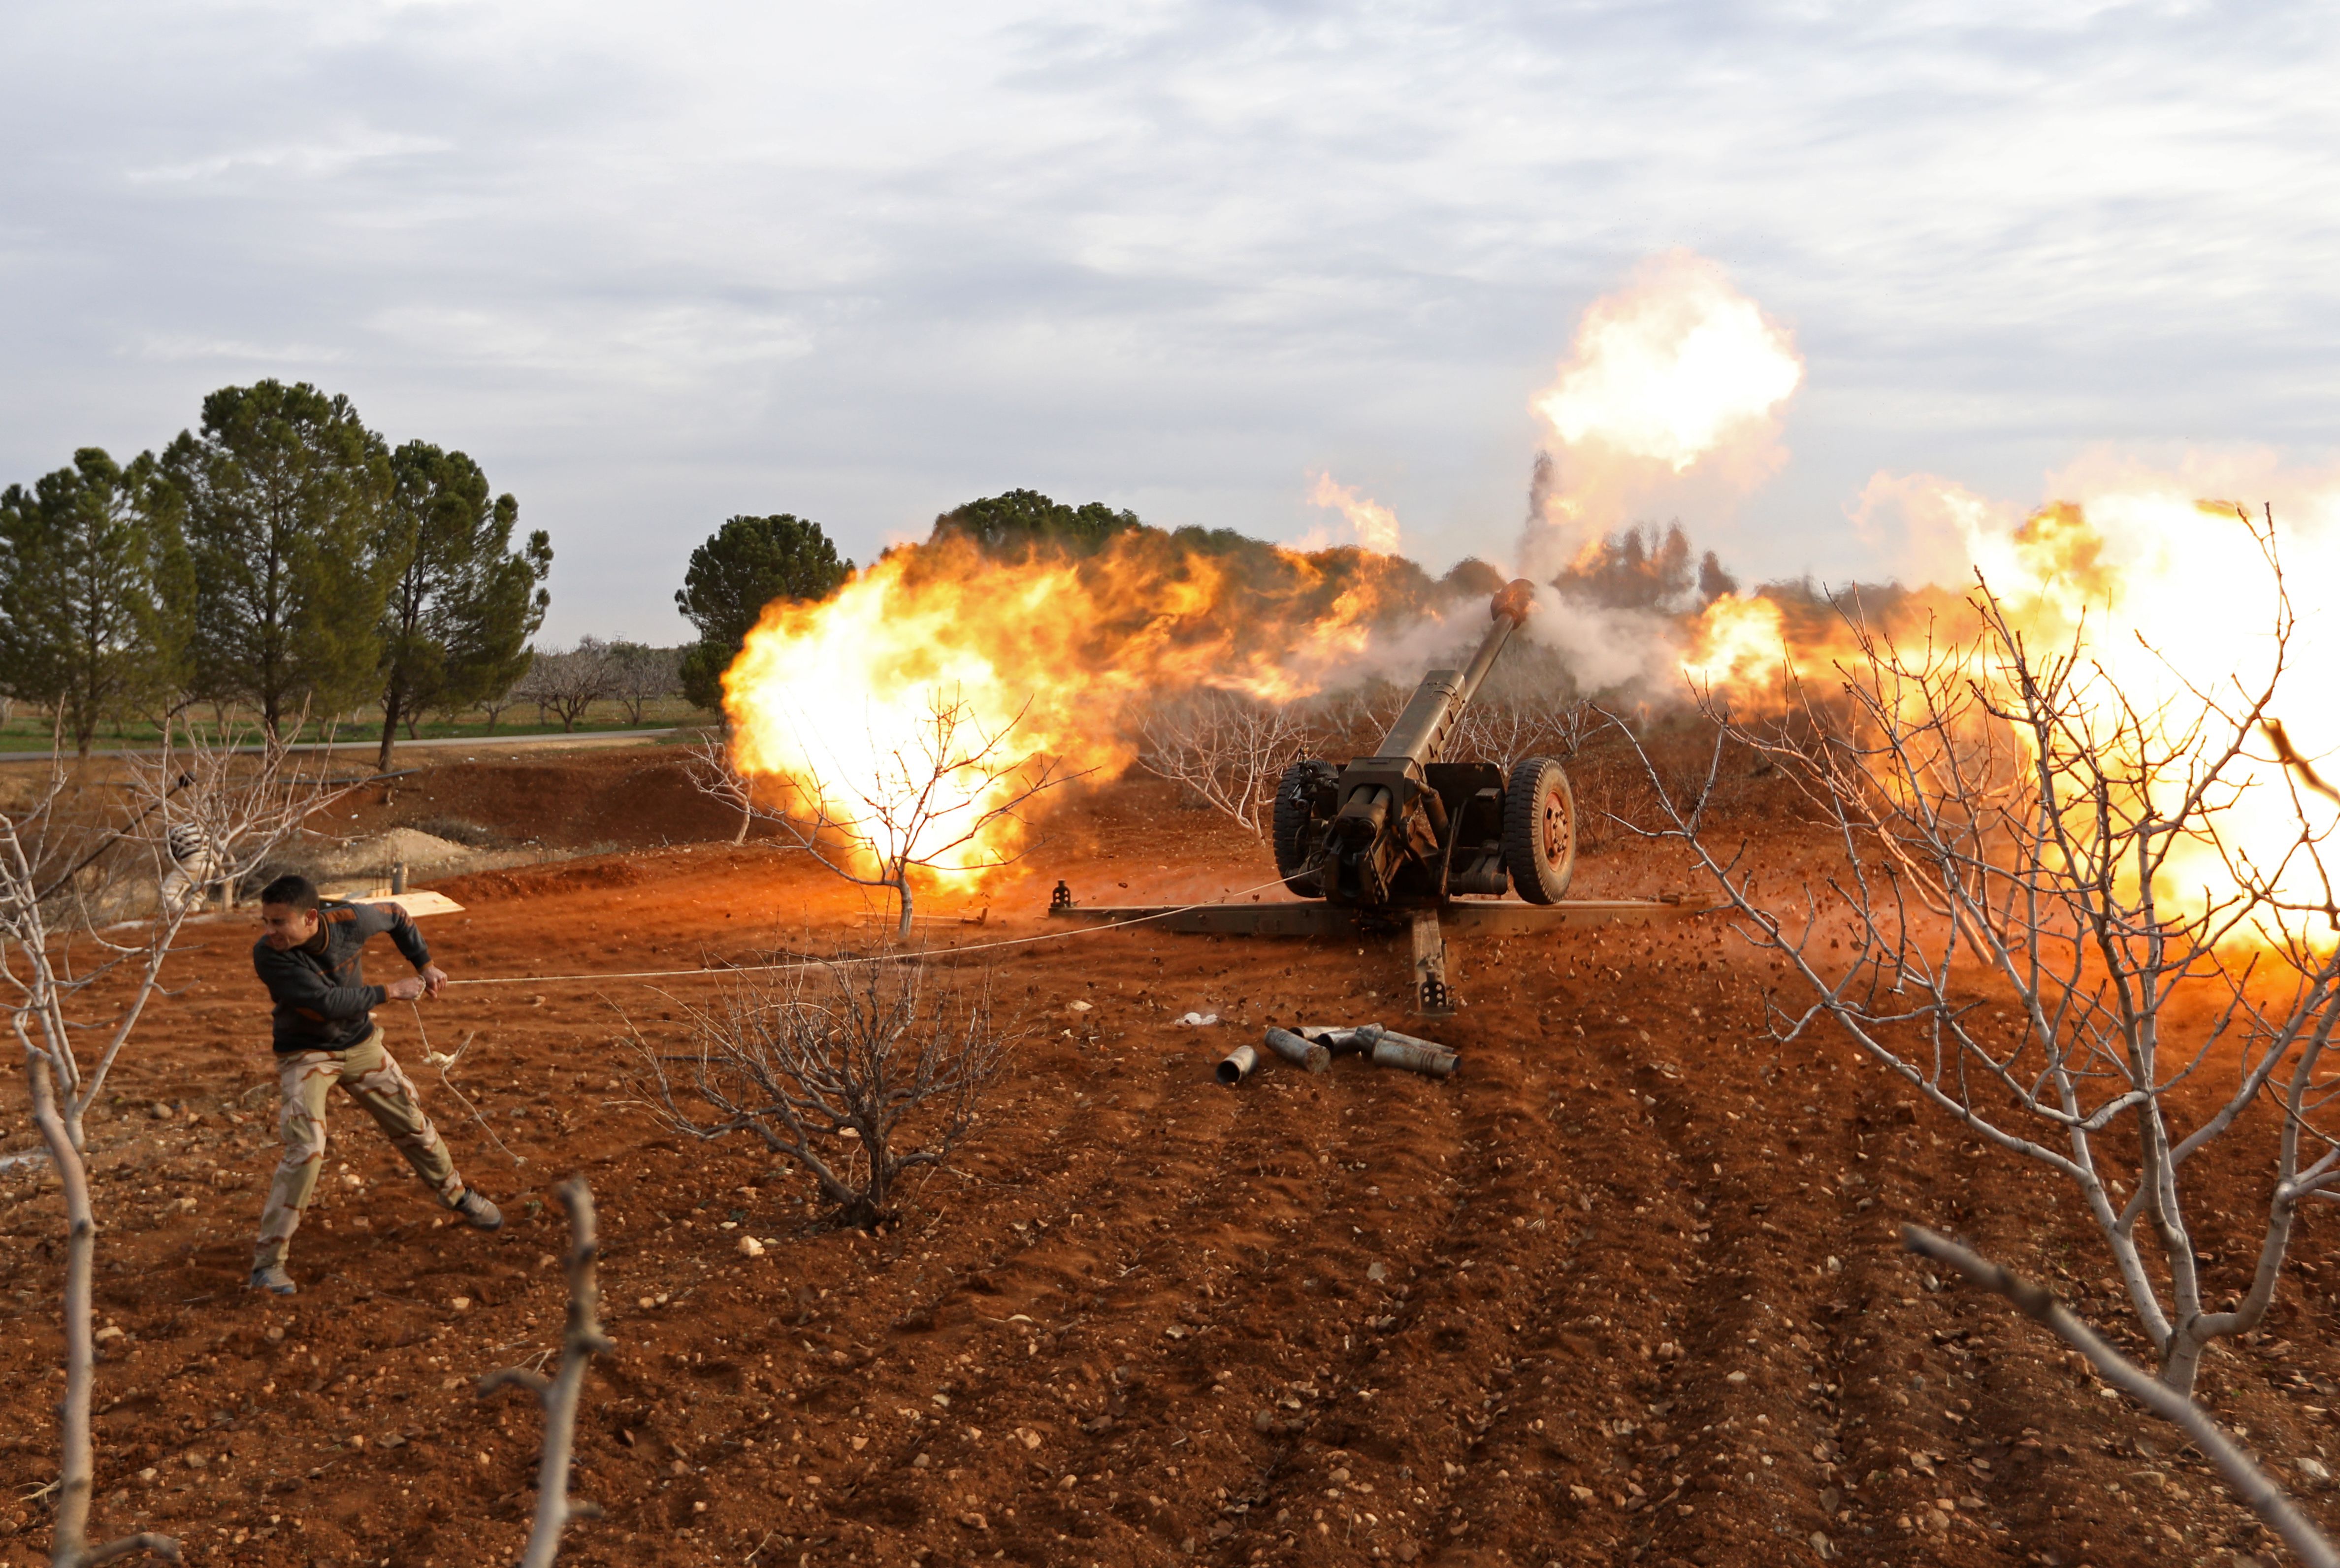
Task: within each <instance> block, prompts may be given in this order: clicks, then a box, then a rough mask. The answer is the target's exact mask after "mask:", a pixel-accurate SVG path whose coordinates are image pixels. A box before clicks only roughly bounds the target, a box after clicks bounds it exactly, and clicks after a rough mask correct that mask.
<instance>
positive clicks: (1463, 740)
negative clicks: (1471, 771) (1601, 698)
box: [1450, 691, 1596, 773]
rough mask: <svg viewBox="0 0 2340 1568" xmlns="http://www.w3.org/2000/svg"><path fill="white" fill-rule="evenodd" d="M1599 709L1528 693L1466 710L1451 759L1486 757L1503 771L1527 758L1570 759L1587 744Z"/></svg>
mask: <svg viewBox="0 0 2340 1568" xmlns="http://www.w3.org/2000/svg"><path fill="white" fill-rule="evenodd" d="M1595 711H1596V710H1594V708H1593V707H1592V705H1591V703H1589V702H1586V701H1583V700H1579V699H1575V698H1568V697H1562V696H1559V695H1557V694H1553V693H1548V692H1539V691H1527V692H1518V693H1514V694H1512V695H1511V696H1508V697H1501V698H1498V699H1496V700H1492V701H1486V702H1474V703H1472V705H1471V706H1470V707H1468V708H1466V709H1464V710H1463V717H1462V719H1461V721H1460V722H1459V723H1458V724H1457V725H1456V726H1455V728H1456V730H1457V732H1458V733H1457V739H1456V740H1455V742H1454V744H1453V748H1452V749H1451V751H1450V755H1453V756H1456V757H1467V758H1471V759H1485V760H1487V761H1490V762H1492V763H1495V764H1496V765H1497V766H1499V767H1501V768H1502V769H1503V771H1504V772H1506V773H1509V772H1510V771H1511V770H1512V764H1513V763H1515V762H1517V761H1519V760H1520V759H1522V758H1525V757H1558V758H1562V759H1567V758H1571V757H1573V756H1575V755H1576V753H1577V750H1578V749H1579V748H1581V746H1582V745H1583V744H1584V738H1585V734H1586V732H1587V731H1588V730H1589V729H1591V726H1592V724H1593V722H1594V720H1593V714H1594V713H1595Z"/></svg>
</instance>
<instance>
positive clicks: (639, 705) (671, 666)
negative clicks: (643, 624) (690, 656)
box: [609, 642, 682, 725]
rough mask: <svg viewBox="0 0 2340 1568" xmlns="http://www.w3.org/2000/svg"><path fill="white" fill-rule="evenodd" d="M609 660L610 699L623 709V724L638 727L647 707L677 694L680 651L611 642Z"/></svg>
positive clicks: (679, 681)
mask: <svg viewBox="0 0 2340 1568" xmlns="http://www.w3.org/2000/svg"><path fill="white" fill-rule="evenodd" d="M609 658H610V696H611V697H612V698H614V699H616V700H617V701H618V702H619V703H620V705H621V706H622V707H623V708H624V709H625V710H626V722H627V723H629V724H634V725H639V724H640V723H641V721H642V713H643V710H645V709H646V708H648V707H649V704H651V703H653V702H659V701H663V700H666V699H667V698H669V697H675V696H679V695H680V694H681V691H682V650H680V649H679V648H649V647H645V646H643V645H642V644H641V643H639V642H613V643H610V646H609Z"/></svg>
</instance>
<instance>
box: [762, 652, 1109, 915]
mask: <svg viewBox="0 0 2340 1568" xmlns="http://www.w3.org/2000/svg"><path fill="white" fill-rule="evenodd" d="M1023 717H1024V716H1023V714H1022V713H1020V712H1019V713H1018V714H1016V717H1015V718H1014V719H1009V720H1008V721H1007V722H1006V724H1003V725H1001V726H1000V727H998V728H997V729H987V728H986V727H985V726H984V724H983V723H982V722H981V720H980V719H978V718H977V715H976V712H975V708H974V705H973V704H972V703H970V702H968V701H967V700H966V699H965V698H964V697H963V696H961V695H959V694H958V693H957V692H956V691H945V690H941V689H939V688H937V689H936V690H932V691H929V692H928V693H927V711H926V715H925V717H924V718H923V719H921V720H920V721H919V722H918V723H917V724H916V725H914V726H912V727H911V730H910V733H909V734H908V735H907V737H905V738H903V739H901V740H899V741H889V740H887V739H883V738H881V737H879V736H878V735H877V734H875V733H874V732H873V733H872V734H871V735H870V736H869V737H868V746H867V748H866V749H864V750H863V752H862V754H861V755H860V756H859V757H858V758H857V759H854V760H852V761H850V762H843V761H840V762H838V764H837V765H835V766H832V767H826V768H825V767H822V766H820V765H819V764H818V762H812V763H808V764H807V765H806V766H805V767H804V768H803V769H802V770H801V771H799V772H798V773H797V774H794V775H791V776H788V777H779V778H773V779H770V780H769V781H768V784H763V783H759V786H758V788H759V789H765V790H768V796H769V798H768V799H764V798H763V797H760V796H758V797H751V799H754V800H756V801H757V802H758V803H757V804H755V805H754V806H753V808H752V809H754V810H755V811H756V812H757V814H758V815H759V816H761V817H763V818H764V819H766V820H768V821H770V822H772V823H773V824H775V825H776V826H777V827H778V829H780V831H781V832H782V834H784V835H785V836H786V838H787V839H788V841H789V842H790V843H791V844H792V845H793V846H794V847H795V848H797V849H802V850H804V851H805V853H807V854H808V855H810V856H811V857H812V858H814V859H816V860H818V861H819V862H820V863H821V864H822V865H823V866H825V867H827V868H828V869H829V870H831V871H833V872H835V873H836V874H837V875H838V876H839V877H842V878H845V880H847V881H848V882H851V883H853V884H855V885H856V886H858V887H863V888H891V889H892V890H893V893H894V897H895V899H896V902H897V905H898V907H899V909H900V919H899V921H898V923H897V927H896V937H897V939H898V940H901V941H905V942H907V941H908V940H909V939H910V932H911V930H912V924H911V918H912V910H913V906H914V904H915V902H916V894H915V889H914V888H913V885H912V881H911V878H912V874H913V873H925V872H928V871H932V870H934V869H935V868H938V867H940V868H951V869H957V870H967V869H971V868H977V867H983V868H988V867H994V866H1004V865H1007V864H1010V863H1011V862H1013V861H1014V860H1016V858H1019V856H1020V855H1021V850H1020V849H1017V848H1015V847H1014V846H1015V845H1016V843H1018V842H1020V840H1019V839H1016V836H1015V834H1014V833H1012V832H1011V831H1008V830H1006V825H1007V824H1008V823H1010V822H1016V823H1021V822H1022V821H1023V820H1024V812H1025V810H1026V809H1027V808H1028V807H1029V806H1030V805H1031V803H1032V802H1033V800H1035V799H1037V798H1038V797H1039V796H1041V795H1043V794H1045V793H1046V792H1047V791H1048V790H1050V789H1055V788H1056V787H1057V786H1058V785H1060V784H1065V783H1068V782H1070V781H1071V780H1072V779H1075V778H1076V777H1079V775H1077V774H1071V773H1066V772H1065V771H1064V770H1063V769H1062V768H1061V767H1060V766H1059V764H1058V763H1057V761H1056V759H1055V758H1052V757H1049V756H1046V755H1044V754H1043V753H1041V752H1038V751H1018V750H1017V749H1016V748H1015V746H1014V744H1013V743H1012V742H1013V739H1014V736H1015V733H1016V727H1017V726H1018V725H1019V724H1021V723H1022V722H1023ZM799 739H800V740H802V741H804V742H805V744H804V745H802V746H801V747H800V748H799V749H800V751H801V753H802V754H803V755H804V756H805V757H807V758H815V759H817V758H819V757H823V756H827V757H832V758H834V757H835V756H836V755H837V750H836V745H835V740H834V738H831V737H823V736H803V737H799ZM743 809H748V808H744V807H743ZM744 830H745V829H744V827H743V829H742V831H743V832H744Z"/></svg>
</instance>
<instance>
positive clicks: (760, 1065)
mask: <svg viewBox="0 0 2340 1568" xmlns="http://www.w3.org/2000/svg"><path fill="white" fill-rule="evenodd" d="M682 1007H683V1013H684V1017H686V1019H687V1020H688V1027H689V1036H690V1048H689V1052H688V1053H687V1054H684V1055H680V1056H668V1055H664V1054H661V1053H660V1052H659V1049H658V1048H657V1047H655V1046H653V1045H652V1044H651V1043H650V1042H649V1041H647V1040H645V1039H643V1038H642V1037H641V1035H640V1033H639V1032H638V1031H637V1032H634V1033H633V1034H632V1036H631V1039H632V1044H633V1047H634V1050H635V1054H636V1055H637V1057H639V1058H640V1062H641V1067H642V1074H641V1077H642V1084H641V1088H642V1092H643V1094H644V1097H645V1098H646V1099H648V1100H649V1103H650V1104H651V1105H652V1106H653V1107H655V1109H656V1111H657V1113H658V1115H659V1117H660V1118H661V1119H662V1120H664V1121H665V1122H666V1123H667V1125H668V1126H671V1127H673V1128H675V1129H676V1130H677V1131H679V1132H682V1133H687V1134H689V1136H693V1137H699V1138H717V1137H721V1136H724V1135H726V1134H728V1133H733V1132H739V1131H742V1130H746V1131H749V1132H752V1133H754V1134H755V1135H756V1136H758V1137H759V1138H760V1139H762V1140H763V1144H764V1146H765V1147H767V1148H768V1149H771V1150H773V1151H775V1152H777V1153H780V1154H785V1155H787V1156H789V1157H790V1158H791V1159H794V1160H795V1161H796V1162H797V1163H798V1165H801V1166H803V1167H804V1168H805V1169H806V1170H807V1171H808V1172H809V1173H810V1174H811V1176H812V1178H813V1180H814V1181H815V1182H816V1183H818V1186H819V1188H820V1191H821V1194H822V1196H825V1197H827V1198H828V1200H829V1202H831V1203H833V1204H835V1205H836V1206H837V1209H838V1219H839V1220H840V1221H841V1222H842V1223H844V1224H848V1225H855V1226H863V1227H865V1228H867V1227H869V1226H876V1225H877V1224H878V1223H879V1222H880V1221H881V1220H883V1219H885V1218H887V1216H888V1213H889V1210H888V1205H889V1204H891V1202H892V1201H893V1193H894V1187H895V1184H896V1183H897V1182H898V1181H899V1180H900V1179H901V1177H902V1176H903V1174H904V1173H905V1172H907V1171H910V1170H914V1169H916V1168H917V1167H918V1166H938V1165H941V1164H943V1163H944V1162H946V1161H947V1160H948V1159H949V1158H950V1156H951V1153H952V1151H953V1150H954V1149H956V1148H957V1146H959V1144H960V1143H961V1142H962V1141H964V1140H965V1139H966V1137H967V1135H968V1134H969V1133H970V1132H972V1131H973V1130H974V1128H975V1126H976V1122H977V1108H978V1102H979V1100H980V1098H981V1096H982V1094H983V1092H984V1090H985V1089H987V1087H990V1085H991V1083H992V1082H993V1080H994V1079H996V1077H998V1075H999V1069H1000V1066H1001V1062H1002V1059H1003V1055H1004V1050H1005V1045H1004V1042H1003V1040H1002V1038H1001V1036H1000V1033H999V1031H998V1030H997V1029H996V1027H994V1024H993V1020H992V1016H991V997H990V991H989V987H988V986H987V984H984V983H980V982H978V983H977V984H974V985H971V986H963V985H961V984H959V983H958V982H957V977H956V976H953V975H951V974H949V973H948V972H945V973H943V974H941V975H940V976H939V977H938V976H937V966H936V965H934V964H933V963H932V962H931V961H930V960H929V959H928V958H927V956H926V955H925V954H923V953H897V954H891V955H887V956H886V957H882V958H861V959H840V960H838V961H837V962H836V963H834V964H809V965H806V966H804V967H803V968H795V969H788V970H781V971H778V972H777V973H772V974H767V975H757V976H743V977H741V978H739V980H738V981H737V982H736V983H735V984H734V985H733V987H731V988H730V989H729V990H727V991H725V992H724V993H722V994H721V995H720V996H719V997H717V998H716V999H715V1000H714V1001H712V1002H710V1003H709V1004H707V1005H706V1006H704V1007H700V1006H693V1005H690V1004H688V1003H686V1004H682ZM629 1027H631V1026H630V1025H629ZM676 1067H679V1068H681V1069H683V1070H684V1071H685V1072H686V1073H687V1075H688V1082H687V1085H684V1086H679V1085H678V1084H677V1083H676V1081H675V1075H674V1073H673V1072H672V1071H670V1069H671V1068H676ZM913 1117H918V1118H920V1120H919V1136H920V1141H919V1142H918V1144H917V1146H915V1147H908V1148H906V1147H904V1146H903V1145H904V1140H905V1128H904V1126H903V1124H904V1123H905V1122H906V1121H907V1120H909V1119H911V1118H913Z"/></svg>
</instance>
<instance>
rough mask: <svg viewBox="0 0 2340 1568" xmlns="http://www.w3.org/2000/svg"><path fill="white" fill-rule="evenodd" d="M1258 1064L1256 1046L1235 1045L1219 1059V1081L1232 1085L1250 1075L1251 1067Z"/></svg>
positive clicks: (1257, 1048) (1257, 1049)
mask: <svg viewBox="0 0 2340 1568" xmlns="http://www.w3.org/2000/svg"><path fill="white" fill-rule="evenodd" d="M1258 1066H1259V1047H1257V1046H1250V1045H1244V1046H1237V1047H1235V1048H1234V1050H1232V1051H1229V1052H1228V1053H1227V1054H1226V1055H1225V1057H1222V1058H1221V1059H1220V1062H1219V1082H1221V1083H1223V1084H1225V1085H1227V1086H1228V1087H1234V1085H1236V1084H1239V1083H1241V1082H1243V1081H1244V1079H1245V1078H1247V1077H1251V1075H1252V1071H1253V1069H1254V1068H1255V1067H1258Z"/></svg>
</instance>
